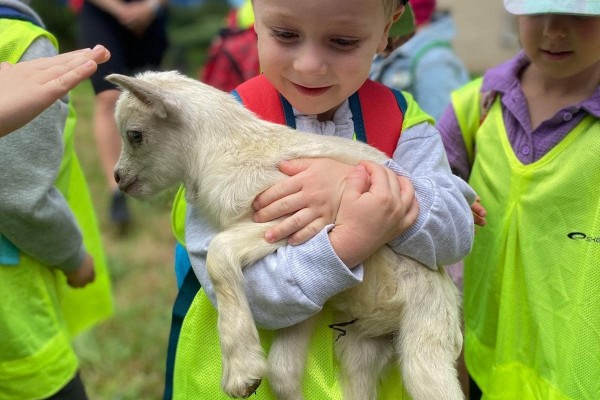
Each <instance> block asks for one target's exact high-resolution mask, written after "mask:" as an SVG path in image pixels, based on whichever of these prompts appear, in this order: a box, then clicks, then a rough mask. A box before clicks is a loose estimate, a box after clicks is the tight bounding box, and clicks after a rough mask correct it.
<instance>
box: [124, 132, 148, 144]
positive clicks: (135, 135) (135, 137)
mask: <svg viewBox="0 0 600 400" xmlns="http://www.w3.org/2000/svg"><path fill="white" fill-rule="evenodd" d="M143 136H144V135H142V132H140V131H127V138H128V139H129V141H130V142H131V143H141V141H142V138H143Z"/></svg>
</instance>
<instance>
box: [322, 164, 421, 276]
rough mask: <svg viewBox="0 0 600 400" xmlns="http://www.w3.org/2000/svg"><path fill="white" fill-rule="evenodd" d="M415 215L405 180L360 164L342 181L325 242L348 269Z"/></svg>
mask: <svg viewBox="0 0 600 400" xmlns="http://www.w3.org/2000/svg"><path fill="white" fill-rule="evenodd" d="M364 174H367V175H368V179H365V177H364V176H365V175H364ZM365 182H367V184H366V185H365ZM418 214H419V205H418V203H417V201H416V198H415V192H414V187H413V186H412V184H411V183H410V181H409V180H408V179H407V178H405V177H399V176H397V175H396V174H395V173H394V172H393V171H392V170H390V169H389V168H386V167H384V166H382V165H379V164H377V163H373V162H370V161H364V162H362V163H361V164H360V165H359V166H357V167H355V169H354V170H353V173H352V174H351V175H350V176H349V177H348V179H346V188H345V190H344V194H343V197H342V200H341V204H340V209H339V211H338V214H337V219H336V221H335V227H334V228H333V230H332V231H331V232H330V233H329V238H330V241H331V244H332V246H333V248H334V249H335V251H336V254H337V255H338V257H340V259H342V261H344V263H345V264H346V265H347V266H348V267H354V266H356V265H358V264H360V263H361V262H363V261H364V260H366V259H367V258H368V257H369V256H370V255H371V254H373V253H374V252H375V251H376V250H377V249H378V248H380V247H381V246H383V245H385V244H386V243H388V242H389V241H391V240H392V239H394V238H395V237H397V236H399V235H400V234H402V233H403V232H404V231H406V230H407V229H408V228H409V227H410V226H411V225H412V224H414V223H415V221H416V220H417V216H418Z"/></svg>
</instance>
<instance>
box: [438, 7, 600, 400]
mask: <svg viewBox="0 0 600 400" xmlns="http://www.w3.org/2000/svg"><path fill="white" fill-rule="evenodd" d="M504 5H505V7H506V9H507V11H508V12H510V13H512V14H515V15H516V16H517V21H518V27H519V35H520V41H521V44H522V46H523V51H521V52H520V53H519V54H517V55H516V56H515V57H514V58H513V59H511V60H510V61H508V62H506V63H504V64H502V65H499V66H497V67H494V68H492V69H490V70H489V71H487V72H486V73H485V74H484V76H483V78H482V79H477V80H476V81H474V82H472V83H470V84H468V85H467V86H466V87H464V88H462V89H460V90H459V91H457V92H455V93H454V94H453V97H452V105H451V106H450V107H449V108H448V109H447V111H446V112H445V114H444V116H443V117H442V118H441V120H440V121H439V122H438V128H439V129H440V131H441V133H442V136H443V138H444V144H445V146H446V150H447V153H448V157H449V161H450V164H451V165H452V167H453V169H454V170H456V171H459V172H460V174H461V176H463V177H464V178H465V179H469V183H470V184H471V185H472V186H473V188H474V189H475V190H476V191H477V193H478V195H479V196H481V201H482V203H483V204H485V205H486V208H487V209H488V212H489V213H488V218H487V225H486V226H485V227H484V228H481V229H480V230H479V231H478V232H477V234H476V235H475V243H474V247H473V252H472V253H471V254H470V255H469V256H468V257H467V259H466V261H465V281H464V312H465V340H466V342H465V357H466V364H467V368H468V371H469V373H470V375H471V377H472V378H473V380H474V384H473V385H472V390H471V393H472V394H473V396H472V398H475V399H476V398H479V396H483V397H482V398H483V399H506V400H513V399H520V400H534V399H535V400H542V399H544V400H546V399H556V400H559V399H560V400H563V399H564V400H566V399H578V400H592V399H598V398H600V383H599V382H600V379H599V377H600V358H599V349H600V334H599V332H600V313H599V312H598V310H599V309H600V297H599V293H600V268H599V266H600V185H599V184H598V182H599V181H598V177H599V176H600V175H599V174H600V157H598V149H599V148H600V2H598V1H585V0H565V1H542V0H504ZM475 384H476V385H475ZM477 386H478V387H477ZM478 392H479V393H478Z"/></svg>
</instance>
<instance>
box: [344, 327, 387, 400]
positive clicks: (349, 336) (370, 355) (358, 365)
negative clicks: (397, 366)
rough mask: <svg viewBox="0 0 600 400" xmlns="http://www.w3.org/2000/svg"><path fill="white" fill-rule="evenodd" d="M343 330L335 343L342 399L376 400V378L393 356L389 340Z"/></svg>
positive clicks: (385, 337) (352, 330)
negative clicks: (342, 334) (342, 333)
mask: <svg viewBox="0 0 600 400" xmlns="http://www.w3.org/2000/svg"><path fill="white" fill-rule="evenodd" d="M344 330H345V331H346V332H345V334H344V336H339V337H338V340H337V341H336V342H335V354H336V358H337V360H338V362H339V364H340V374H341V376H340V382H341V385H342V392H343V394H344V400H376V399H377V383H378V380H379V377H380V375H381V374H382V372H383V371H384V369H385V368H386V367H387V366H388V365H389V364H390V362H391V361H392V359H393V357H394V346H393V339H392V337H391V336H379V337H368V336H364V335H360V334H358V333H357V332H356V331H355V329H353V327H352V325H349V326H347V327H345V328H344Z"/></svg>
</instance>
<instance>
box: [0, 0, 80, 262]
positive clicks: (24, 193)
mask: <svg viewBox="0 0 600 400" xmlns="http://www.w3.org/2000/svg"><path fill="white" fill-rule="evenodd" d="M0 6H7V7H12V8H15V9H17V10H19V11H21V12H23V13H26V14H27V15H29V16H31V17H32V18H34V19H35V20H36V21H39V23H40V24H42V21H41V20H40V18H39V16H38V15H37V14H36V13H35V12H34V11H33V10H32V9H31V8H29V7H28V6H26V5H25V4H24V3H22V2H20V1H16V0H0ZM55 54H57V52H56V49H55V48H54V46H53V45H52V43H51V42H50V41H48V40H47V39H45V38H40V39H37V40H35V41H34V42H33V43H32V44H31V46H30V47H29V48H28V49H27V51H26V52H25V53H24V54H23V56H22V57H21V60H20V61H27V60H31V59H35V58H40V57H48V56H52V55H55ZM67 103H68V98H66V97H65V98H63V99H60V100H58V101H56V102H55V103H54V104H53V105H52V106H50V107H49V108H48V109H46V110H45V111H44V112H42V113H41V114H40V115H39V116H38V117H36V118H35V119H34V120H33V121H31V122H30V123H29V124H27V125H25V126H24V127H22V128H20V129H18V130H16V131H14V132H12V133H10V134H9V135H7V136H5V137H3V138H0V234H1V235H3V236H4V237H5V238H6V239H8V240H9V241H10V242H12V243H13V244H14V245H15V246H16V247H17V248H18V249H19V250H20V251H22V252H23V253H25V254H27V255H29V256H30V257H32V258H34V259H36V260H38V261H40V262H42V263H43V264H46V265H48V266H51V267H56V268H60V269H61V270H63V271H72V270H75V269H77V268H78V267H79V266H80V264H81V262H82V261H83V258H84V256H85V249H84V246H83V240H82V236H81V232H80V230H79V227H78V225H77V222H76V221H75V217H74V216H73V213H72V212H71V210H70V208H69V205H68V204H67V201H66V200H65V198H64V197H63V196H62V194H61V193H60V192H59V191H58V190H57V188H56V187H54V181H55V180H56V177H57V174H58V171H59V168H60V164H61V160H62V156H63V129H64V127H65V122H66V118H67V114H68V106H67ZM0 251H1V249H0Z"/></svg>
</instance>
